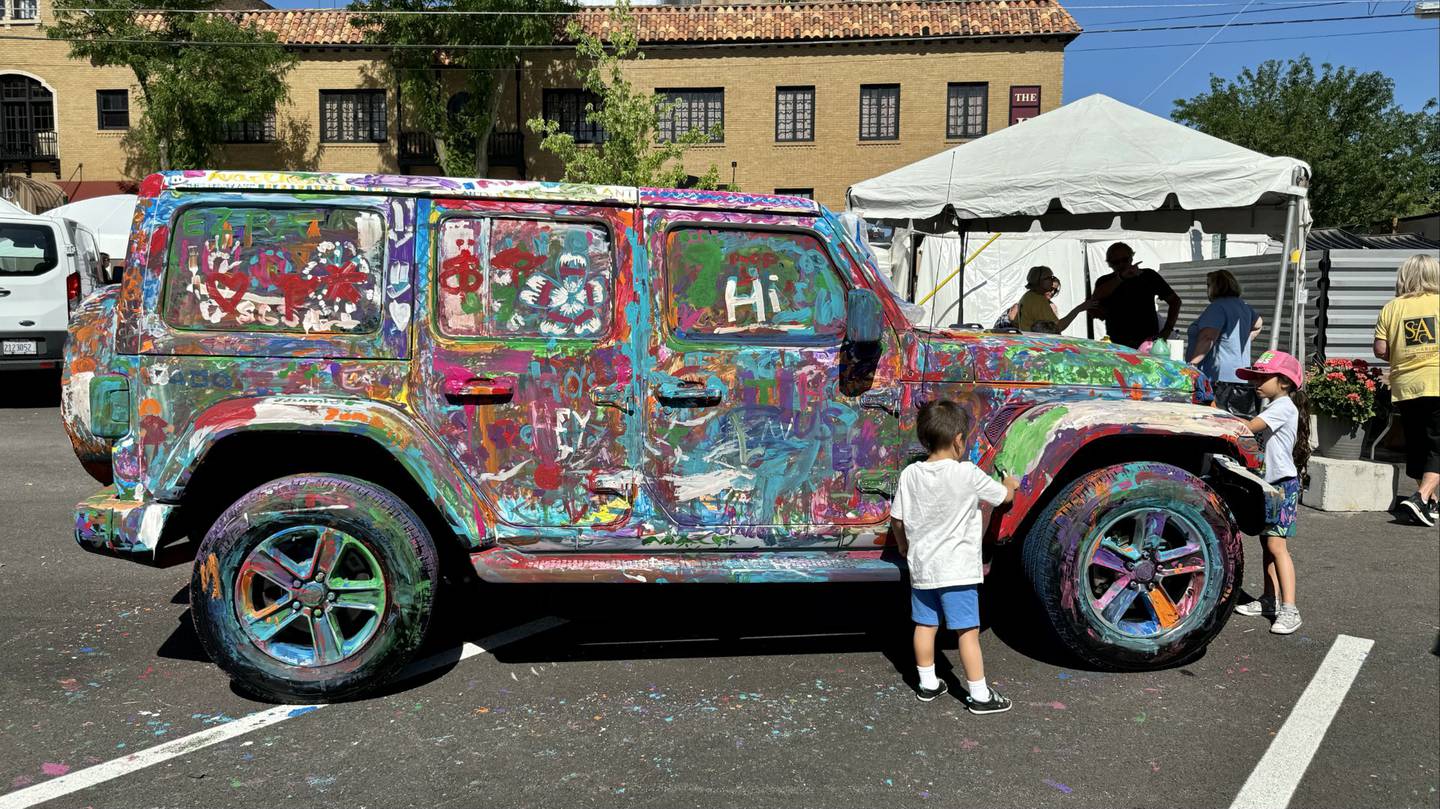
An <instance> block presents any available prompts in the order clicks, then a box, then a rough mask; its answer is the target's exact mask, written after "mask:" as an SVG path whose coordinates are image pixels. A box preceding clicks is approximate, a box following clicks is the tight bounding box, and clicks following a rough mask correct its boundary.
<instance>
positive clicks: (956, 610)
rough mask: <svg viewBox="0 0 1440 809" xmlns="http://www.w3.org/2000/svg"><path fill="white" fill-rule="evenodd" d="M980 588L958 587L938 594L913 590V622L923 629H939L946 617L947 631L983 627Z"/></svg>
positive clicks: (911, 592) (911, 594)
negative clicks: (942, 616)
mask: <svg viewBox="0 0 1440 809" xmlns="http://www.w3.org/2000/svg"><path fill="white" fill-rule="evenodd" d="M979 588H980V585H978V584H957V585H955V586H954V587H938V588H936V589H934V590H919V589H916V588H914V587H911V588H910V620H912V621H914V622H915V623H917V624H920V625H922V626H939V625H940V616H941V615H944V616H945V627H946V628H947V629H970V628H971V627H976V626H979V625H980V589H979Z"/></svg>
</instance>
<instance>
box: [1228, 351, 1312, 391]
mask: <svg viewBox="0 0 1440 809" xmlns="http://www.w3.org/2000/svg"><path fill="white" fill-rule="evenodd" d="M1271 374H1279V375H1280V376H1283V377H1285V378H1286V379H1288V380H1290V381H1291V382H1293V383H1295V389H1296V390H1299V389H1300V388H1303V387H1305V369H1304V368H1301V367H1300V360H1297V359H1295V357H1294V356H1292V355H1290V354H1286V353H1285V352H1284V351H1266V352H1265V353H1264V354H1261V355H1260V359H1258V360H1256V361H1255V364H1254V365H1252V366H1250V367H1249V368H1238V369H1236V371H1235V375H1236V376H1238V377H1240V378H1241V379H1247V380H1248V379H1260V378H1262V377H1266V376H1269V375H1271Z"/></svg>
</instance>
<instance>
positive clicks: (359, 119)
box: [320, 90, 389, 143]
mask: <svg viewBox="0 0 1440 809" xmlns="http://www.w3.org/2000/svg"><path fill="white" fill-rule="evenodd" d="M385 105H386V100H385V91H384V90H321V91H320V140H321V141H323V142H325V143H384V142H385V141H386V140H388V139H389V135H388V129H387V127H386V121H385V113H386V109H385Z"/></svg>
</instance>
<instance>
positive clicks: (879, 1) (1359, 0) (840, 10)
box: [55, 0, 1412, 19]
mask: <svg viewBox="0 0 1440 809" xmlns="http://www.w3.org/2000/svg"><path fill="white" fill-rule="evenodd" d="M893 2H894V0H845V2H844V6H846V7H826V6H825V5H815V6H805V7H804V11H803V12H795V11H790V10H789V9H793V8H795V7H796V6H789V7H786V8H787V11H786V13H805V14H844V13H849V12H851V11H852V10H853V9H852V8H849V7H853V6H865V5H889V4H891V3H893ZM1410 2H1412V0H1326V2H1315V3H1303V4H1300V5H1296V4H1295V3H1294V0H1256V2H1255V3H1254V5H1261V6H1279V7H1284V8H1306V7H1319V6H1331V5H1364V6H1366V7H1367V8H1372V9H1373V8H1375V7H1377V6H1378V5H1379V4H1381V3H1400V4H1409V3H1410ZM968 4H969V3H963V2H954V3H948V5H968ZM977 4H978V3H977ZM935 5H937V6H941V5H947V3H944V2H936V3H935ZM1237 5H1240V3H1238V2H1228V3H1227V2H1198V3H1197V2H1187V3H1125V4H1097V5H1085V4H1079V3H1068V2H1067V3H1064V5H1060V4H1059V3H1057V4H1056V6H1055V9H1056V10H1062V11H1069V10H1072V9H1084V10H1107V9H1108V10H1118V9H1137V8H1224V7H1227V6H1231V7H1233V6H1237ZM608 8H610V7H608V6H586V7H584V8H581V9H576V10H571V11H512V10H485V9H481V10H458V9H433V10H428V9H427V10H416V9H373V10H366V9H348V8H346V9H322V8H299V9H296V8H290V9H285V8H265V9H215V8H173V9H154V8H145V7H142V6H131V7H130V8H128V9H127V8H124V7H120V8H117V7H114V6H109V7H104V6H93V5H86V6H67V5H65V4H63V3H57V4H56V5H55V10H56V11H66V12H105V11H127V10H128V11H133V12H135V13H137V14H223V15H232V16H233V15H249V14H253V15H265V14H293V13H296V12H301V13H303V12H307V11H326V12H332V13H348V14H355V15H374V16H403V15H414V14H434V15H452V16H462V17H468V16H474V17H572V16H576V15H578V14H581V13H584V12H590V11H593V12H597V13H600V12H604V11H606V10H607V9H608ZM638 8H641V9H645V8H654V7H645V6H641V7H638ZM775 8H776V7H775V6H773V5H754V6H738V7H737V6H690V7H680V8H676V9H673V10H672V9H666V11H667V12H669V13H671V14H685V15H688V16H719V15H722V14H723V15H725V17H726V18H727V19H733V18H734V17H736V16H741V15H743V14H745V13H746V12H745V10H748V9H754V10H756V11H759V12H774V11H775ZM1034 10H1036V11H1044V10H1046V9H1044V8H1037V9H1034ZM646 13H650V12H647V11H641V15H644V14H646ZM1224 13H1226V12H1219V14H1224ZM1219 14H1217V15H1216V16H1219Z"/></svg>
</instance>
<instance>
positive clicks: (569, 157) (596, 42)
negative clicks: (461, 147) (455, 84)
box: [527, 0, 722, 188]
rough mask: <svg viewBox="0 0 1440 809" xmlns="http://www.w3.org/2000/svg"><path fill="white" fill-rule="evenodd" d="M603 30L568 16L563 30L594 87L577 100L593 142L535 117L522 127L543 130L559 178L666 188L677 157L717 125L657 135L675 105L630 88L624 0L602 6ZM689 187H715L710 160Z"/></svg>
mask: <svg viewBox="0 0 1440 809" xmlns="http://www.w3.org/2000/svg"><path fill="white" fill-rule="evenodd" d="M609 13H610V15H611V16H610V23H611V24H610V26H609V35H608V36H607V37H599V36H596V35H594V34H590V33H588V32H586V31H585V30H583V29H582V28H581V27H580V25H579V24H578V23H576V22H574V21H572V22H571V23H570V25H569V26H568V27H567V30H566V33H567V35H568V36H569V37H570V38H571V39H572V40H574V41H575V54H576V56H577V57H578V63H579V64H580V65H581V67H580V69H579V78H580V86H581V87H583V88H584V89H586V90H589V91H590V92H592V93H594V94H595V95H596V97H597V98H598V99H599V103H598V104H597V103H590V104H586V105H585V120H586V121H588V122H590V123H592V124H598V125H599V128H600V131H601V132H603V133H604V134H603V139H602V140H601V142H599V143H594V144H581V143H576V142H575V138H574V137H573V136H572V135H569V134H567V133H565V132H561V131H560V124H559V122H557V121H548V120H546V119H545V118H544V117H543V116H537V117H535V118H531V119H530V120H529V121H528V122H527V125H528V126H529V127H530V129H531V130H532V131H534V132H537V133H539V134H541V135H543V136H544V139H543V140H541V141H540V148H541V149H544V150H545V151H547V152H550V153H551V154H553V155H555V156H556V157H558V158H559V159H560V161H561V162H562V163H564V164H565V176H564V179H565V180H566V181H567V182H576V183H596V184H601V185H637V186H641V185H643V186H654V187H660V188H674V187H677V186H680V185H683V184H684V183H685V180H686V178H687V177H688V176H689V175H688V174H687V173H686V171H685V164H684V162H683V158H684V156H685V152H686V151H687V150H688V149H690V148H691V147H693V146H698V145H700V144H702V143H709V142H711V141H714V140H719V139H720V137H721V136H722V132H721V130H720V127H718V126H716V127H713V128H712V129H711V130H710V131H708V132H706V131H704V130H700V129H692V130H690V131H688V132H685V133H684V134H679V135H677V136H676V137H675V138H674V139H673V140H664V141H662V140H661V139H660V138H659V136H658V133H659V132H660V131H661V123H662V122H663V121H665V120H667V119H668V118H669V117H670V113H671V111H672V110H673V109H674V108H675V103H674V102H672V101H669V100H668V99H666V98H664V97H662V96H660V95H658V94H656V93H652V92H649V91H643V90H637V89H636V88H635V86H634V85H633V84H631V82H630V80H629V79H628V78H626V76H625V68H626V66H627V65H628V64H632V63H634V62H638V61H640V60H643V59H644V58H645V54H644V53H643V52H642V51H641V50H640V37H639V34H638V32H637V30H636V25H635V18H634V15H632V14H631V13H630V8H629V4H628V3H626V2H625V0H621V2H619V3H618V4H617V5H616V6H615V8H614V9H613V10H611V11H610V12H609ZM695 187H697V188H719V187H720V169H719V168H718V167H716V166H715V165H714V164H711V166H710V168H709V170H708V171H706V173H705V175H704V176H702V177H700V178H699V181H698V182H697V183H695Z"/></svg>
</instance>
